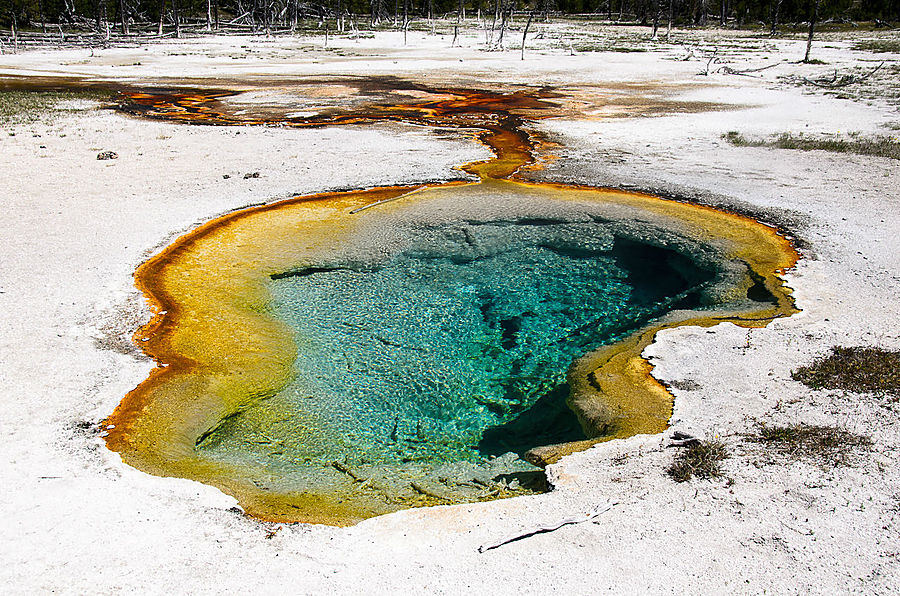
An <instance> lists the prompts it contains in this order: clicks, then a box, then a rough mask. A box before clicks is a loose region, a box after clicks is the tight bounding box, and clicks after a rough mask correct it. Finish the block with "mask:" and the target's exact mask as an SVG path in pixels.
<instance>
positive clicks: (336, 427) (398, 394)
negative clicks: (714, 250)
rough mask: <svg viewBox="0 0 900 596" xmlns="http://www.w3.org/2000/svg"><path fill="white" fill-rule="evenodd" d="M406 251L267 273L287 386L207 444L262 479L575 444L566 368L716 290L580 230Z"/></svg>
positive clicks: (456, 230)
mask: <svg viewBox="0 0 900 596" xmlns="http://www.w3.org/2000/svg"><path fill="white" fill-rule="evenodd" d="M406 246H407V248H406V249H404V250H402V251H401V252H399V254H395V255H394V256H392V257H390V258H388V259H386V260H381V261H380V262H376V263H374V264H373V263H370V264H368V265H359V264H358V263H357V264H351V263H349V262H348V263H347V264H341V263H338V264H329V265H328V266H315V267H306V268H300V269H297V270H295V271H290V272H286V273H284V274H281V275H276V276H273V282H272V293H273V302H272V305H271V309H272V313H273V314H274V316H275V317H277V318H278V319H280V320H282V321H284V322H285V323H287V324H288V325H290V327H291V328H292V329H294V330H295V337H296V342H297V346H298V353H297V360H296V363H295V368H296V378H295V380H294V381H293V382H292V384H291V385H290V386H289V387H287V388H286V389H284V390H283V391H282V392H281V393H280V394H279V395H277V396H275V397H274V398H272V399H271V400H265V401H264V402H262V403H261V404H260V405H259V406H257V407H275V409H277V410H278V411H279V412H280V414H279V415H278V417H276V418H275V419H274V421H273V422H271V424H269V425H267V426H266V428H261V427H260V425H259V423H258V422H257V423H252V422H251V421H252V420H258V419H259V417H247V420H243V421H242V419H241V416H240V415H239V416H237V417H234V419H232V420H230V421H229V422H228V423H227V424H225V425H223V426H222V427H220V428H219V429H218V430H217V431H216V433H215V434H216V435H217V436H213V437H210V438H211V439H212V440H211V441H210V442H209V444H208V445H206V446H205V447H208V448H211V449H215V450H223V453H222V454H223V455H226V454H227V453H229V452H230V453H231V454H232V455H233V454H234V453H235V451H236V448H237V447H238V445H237V444H236V442H238V441H239V442H242V443H243V444H242V446H241V448H242V452H243V456H244V457H247V456H249V457H253V458H255V459H257V460H258V461H259V462H260V463H263V464H264V465H266V466H269V465H273V464H274V465H277V466H278V467H283V466H286V465H287V466H302V465H309V464H313V465H315V464H319V465H322V466H327V465H329V463H330V462H334V461H347V460H348V459H352V460H353V461H359V462H363V463H367V464H373V465H387V466H390V465H393V464H397V465H402V464H404V463H409V462H422V463H426V462H432V463H434V464H438V463H440V462H446V461H458V460H472V459H478V458H482V457H484V456H489V455H497V454H501V453H506V452H508V451H513V452H516V453H519V454H521V453H522V452H524V451H525V450H527V449H529V448H531V447H535V446H538V445H543V444H549V443H554V442H561V441H567V440H577V439H579V438H583V435H581V433H580V429H579V428H578V426H577V422H576V421H575V418H574V415H573V414H571V412H569V411H568V410H567V409H566V407H565V405H564V400H565V397H566V390H567V388H566V385H565V377H566V372H567V369H568V368H569V366H570V365H571V363H572V362H573V360H575V359H577V358H578V357H580V356H582V355H584V354H585V353H587V352H589V351H591V350H593V349H595V348H597V347H599V346H600V345H603V344H606V343H610V342H612V341H614V340H616V339H619V338H621V337H623V336H625V335H627V334H628V333H629V332H631V331H633V330H634V329H635V328H636V327H638V326H640V325H641V324H643V323H645V322H646V321H648V320H649V319H652V318H654V317H657V316H659V315H661V314H663V313H665V312H666V311H668V310H670V309H672V308H674V307H676V306H677V307H691V306H694V305H695V304H694V303H695V302H696V299H695V297H694V296H695V294H696V293H697V291H698V290H699V289H700V288H701V287H702V286H703V285H704V284H705V283H707V282H708V280H709V279H710V278H711V277H712V274H711V273H710V272H708V271H704V270H702V269H700V268H698V267H697V266H696V265H694V264H692V262H691V260H690V259H689V258H687V257H685V256H683V255H681V254H679V253H678V252H675V251H673V250H668V249H665V248H659V247H655V246H650V245H645V244H638V243H636V242H633V241H630V240H626V239H623V238H621V237H616V236H614V235H612V234H611V233H610V232H609V231H608V230H607V229H605V228H604V227H603V226H602V225H600V224H596V223H591V222H587V223H584V222H580V223H571V222H561V221H552V220H548V221H544V220H522V221H511V222H488V223H483V222H482V223H460V224H446V225H441V226H432V227H426V228H423V229H422V230H419V231H418V232H416V233H415V235H414V238H413V239H412V241H410V242H408V243H407V245H406ZM267 402H271V403H270V405H266V404H267ZM272 404H274V405H272Z"/></svg>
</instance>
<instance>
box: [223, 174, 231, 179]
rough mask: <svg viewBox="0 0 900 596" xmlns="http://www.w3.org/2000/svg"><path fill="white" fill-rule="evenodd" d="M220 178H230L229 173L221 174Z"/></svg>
mask: <svg viewBox="0 0 900 596" xmlns="http://www.w3.org/2000/svg"><path fill="white" fill-rule="evenodd" d="M222 178H223V179H225V180H228V179H229V178H231V174H222Z"/></svg>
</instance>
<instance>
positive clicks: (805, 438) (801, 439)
mask: <svg viewBox="0 0 900 596" xmlns="http://www.w3.org/2000/svg"><path fill="white" fill-rule="evenodd" d="M745 438H746V440H748V441H750V442H753V443H758V444H760V445H763V446H764V447H765V448H766V449H767V450H768V451H769V452H770V453H774V454H777V455H780V456H781V457H784V458H786V459H790V460H800V459H805V460H808V461H813V462H816V463H818V464H820V465H823V466H825V467H835V466H839V465H845V464H847V463H849V461H850V456H851V455H852V454H853V453H855V452H857V451H860V450H867V449H869V448H870V447H871V446H872V440H871V439H869V437H866V436H863V435H858V434H855V433H852V432H850V431H848V430H845V429H843V428H839V427H836V426H823V425H810V424H794V425H788V426H770V425H767V424H760V425H759V426H758V427H757V429H756V431H755V432H753V433H750V434H747V435H745Z"/></svg>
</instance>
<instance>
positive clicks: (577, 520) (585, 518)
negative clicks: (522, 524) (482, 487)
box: [478, 503, 618, 553]
mask: <svg viewBox="0 0 900 596" xmlns="http://www.w3.org/2000/svg"><path fill="white" fill-rule="evenodd" d="M614 505H618V503H607V504H606V505H600V506H599V507H597V508H596V509H594V510H593V511H591V512H590V513H587V514H583V515H576V516H573V517H567V518H565V519H562V520H560V521H558V522H556V523H552V524H547V525H544V526H539V527H537V528H535V529H533V530H528V531H526V532H522V533H520V534H515V535H513V536H510V537H508V538H505V539H503V540H501V541H500V542H495V543H493V544H483V545H481V546H479V547H478V552H480V553H483V552H485V551H489V550H493V549H495V548H499V547H501V546H503V545H504V544H509V543H510V542H516V541H517V540H522V539H523V538H529V537H531V536H534V535H536V534H544V533H546V532H552V531H554V530H558V529H560V528H562V527H563V526H568V525H570V524H582V523H584V522H589V521H594V520H596V519H597V518H598V517H600V516H601V515H602V514H604V513H606V512H607V511H609V510H610V509H612V508H613V506H614ZM595 523H596V522H595Z"/></svg>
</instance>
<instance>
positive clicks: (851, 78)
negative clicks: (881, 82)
mask: <svg viewBox="0 0 900 596" xmlns="http://www.w3.org/2000/svg"><path fill="white" fill-rule="evenodd" d="M882 66H884V61H883V60H882V61H881V64H879V65H878V66H876V67H875V68H873V69H872V70H870V71H869V72H868V73H866V74H864V75H862V76H859V77H857V76H855V75H843V76H842V77H841V78H840V79H838V76H837V71H834V76H833V77H831V80H830V81H825V82H819V81H813V80H812V79H807V78H806V77H803V80H804V81H805V82H807V83H809V84H810V85H814V86H816V87H823V88H825V89H839V88H841V87H846V86H848V85H852V84H853V83H861V82H862V81H865V80H866V79H868V78H869V77H871V76H872V75H873V74H875V73H876V72H878V71H879V70H880V69H881V67H882Z"/></svg>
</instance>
